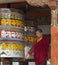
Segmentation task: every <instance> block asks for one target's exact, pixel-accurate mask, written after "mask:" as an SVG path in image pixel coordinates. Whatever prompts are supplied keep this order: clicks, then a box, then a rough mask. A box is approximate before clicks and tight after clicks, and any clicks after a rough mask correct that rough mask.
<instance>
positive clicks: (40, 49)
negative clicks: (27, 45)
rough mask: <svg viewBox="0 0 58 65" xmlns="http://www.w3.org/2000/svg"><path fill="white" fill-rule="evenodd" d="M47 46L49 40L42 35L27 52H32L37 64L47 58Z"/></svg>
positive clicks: (48, 45)
mask: <svg viewBox="0 0 58 65" xmlns="http://www.w3.org/2000/svg"><path fill="white" fill-rule="evenodd" d="M49 47H50V40H49V39H48V38H47V37H46V36H43V38H42V39H41V40H40V41H39V42H37V43H34V44H33V46H32V48H31V49H30V51H29V54H31V53H32V52H34V59H35V63H36V64H37V65H38V64H39V63H40V62H42V61H45V60H47V58H48V51H49Z"/></svg>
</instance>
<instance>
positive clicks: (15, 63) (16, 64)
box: [12, 62, 20, 65]
mask: <svg viewBox="0 0 58 65" xmlns="http://www.w3.org/2000/svg"><path fill="white" fill-rule="evenodd" d="M12 65H20V64H19V62H13V63H12Z"/></svg>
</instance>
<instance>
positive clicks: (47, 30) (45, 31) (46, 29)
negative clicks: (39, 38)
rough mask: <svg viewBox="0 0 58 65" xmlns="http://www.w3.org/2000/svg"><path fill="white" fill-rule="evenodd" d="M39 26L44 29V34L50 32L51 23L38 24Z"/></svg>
mask: <svg viewBox="0 0 58 65" xmlns="http://www.w3.org/2000/svg"><path fill="white" fill-rule="evenodd" d="M38 28H40V29H42V31H43V34H50V32H51V30H50V28H51V27H50V25H38Z"/></svg>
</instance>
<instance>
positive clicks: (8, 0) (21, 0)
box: [0, 0, 26, 4]
mask: <svg viewBox="0 0 58 65" xmlns="http://www.w3.org/2000/svg"><path fill="white" fill-rule="evenodd" d="M25 1H26V0H7V1H5V0H0V4H7V3H15V2H25Z"/></svg>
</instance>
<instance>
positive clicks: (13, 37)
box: [0, 8, 24, 58]
mask: <svg viewBox="0 0 58 65" xmlns="http://www.w3.org/2000/svg"><path fill="white" fill-rule="evenodd" d="M0 51H1V52H0V57H20V58H23V56H24V16H23V12H21V11H20V10H17V9H9V8H0Z"/></svg>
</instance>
